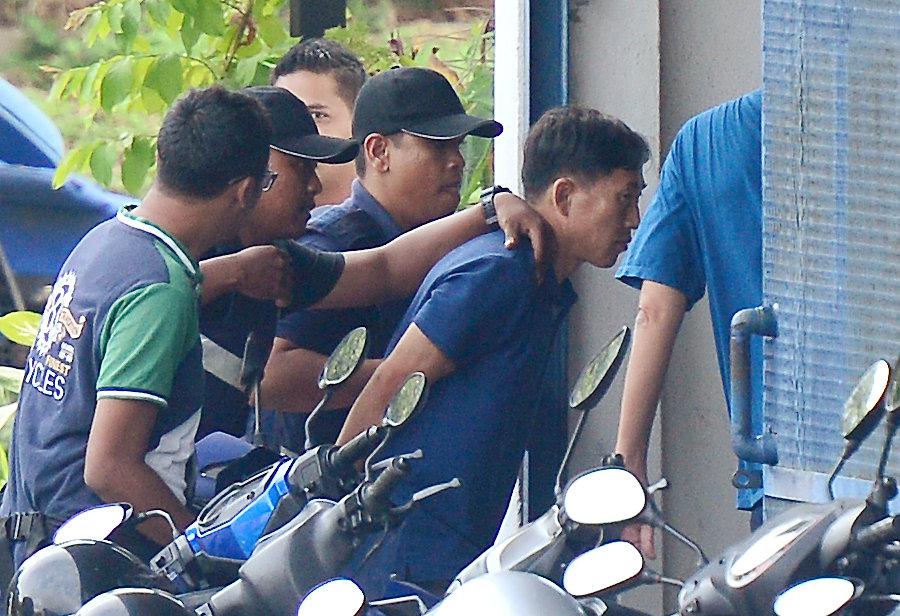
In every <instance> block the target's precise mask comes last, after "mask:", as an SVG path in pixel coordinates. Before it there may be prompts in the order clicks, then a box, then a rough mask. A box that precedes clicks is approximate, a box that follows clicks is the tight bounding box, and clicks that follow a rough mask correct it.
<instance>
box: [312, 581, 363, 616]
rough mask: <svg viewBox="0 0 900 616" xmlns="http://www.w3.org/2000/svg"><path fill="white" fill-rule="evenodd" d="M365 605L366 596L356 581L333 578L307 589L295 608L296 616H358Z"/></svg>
mask: <svg viewBox="0 0 900 616" xmlns="http://www.w3.org/2000/svg"><path fill="white" fill-rule="evenodd" d="M365 607H366V596H365V594H364V593H363V591H362V588H360V587H359V586H357V584H356V582H354V581H353V580H349V579H347V578H335V579H333V580H328V581H327V582H322V583H321V584H319V585H318V586H316V587H315V588H313V589H312V590H311V591H309V593H307V595H306V596H305V597H304V598H303V601H301V602H300V607H298V608H297V616H322V615H323V614H328V616H359V615H360V614H362V612H363V610H364V609H365Z"/></svg>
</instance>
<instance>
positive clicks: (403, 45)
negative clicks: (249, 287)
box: [49, 0, 493, 201]
mask: <svg viewBox="0 0 900 616" xmlns="http://www.w3.org/2000/svg"><path fill="white" fill-rule="evenodd" d="M287 5H288V2H287V0H103V1H101V2H98V3H97V4H93V5H91V6H89V7H87V8H84V9H80V10H78V11H75V12H73V13H72V14H71V15H70V18H69V21H68V23H67V25H66V27H67V28H68V29H72V30H75V32H76V33H77V34H80V35H81V36H80V37H81V39H82V40H83V41H84V42H85V43H86V45H87V47H88V48H90V49H97V50H98V51H101V52H102V53H100V54H99V56H98V57H96V59H95V60H93V61H91V62H88V63H85V64H83V65H81V66H74V67H72V68H68V69H67V70H63V71H61V72H59V73H58V74H57V75H56V78H55V80H54V83H53V87H52V90H51V92H50V96H49V101H50V105H52V106H56V105H60V104H63V103H65V102H66V101H75V102H77V104H78V105H79V113H78V118H77V119H74V120H73V121H74V122H80V124H81V126H82V127H83V129H84V130H83V133H84V134H86V135H91V133H92V127H93V125H94V124H95V123H97V122H98V121H101V120H106V119H110V118H122V117H127V118H128V122H125V123H123V124H122V125H120V126H118V127H117V128H118V132H116V133H114V134H112V135H102V136H100V135H96V136H94V137H88V138H84V139H83V140H80V141H79V142H78V143H76V144H74V147H72V148H71V149H70V150H69V152H68V153H67V154H66V156H65V157H64V159H63V160H62V162H61V163H60V165H59V167H58V168H57V172H56V174H55V176H54V183H55V184H56V185H61V184H62V183H63V182H64V181H65V178H66V177H67V176H68V175H69V174H70V173H73V172H77V173H85V174H90V175H92V176H93V177H94V178H95V179H96V180H97V181H98V182H100V183H101V184H104V185H107V186H109V185H110V184H112V183H114V182H116V181H120V182H121V185H122V186H124V188H125V189H126V190H127V191H128V192H130V193H132V194H137V195H140V194H143V192H144V191H145V190H146V188H147V186H148V185H149V183H150V181H151V179H152V177H153V175H154V173H155V146H156V141H155V136H156V133H157V131H158V128H159V124H160V121H161V119H162V114H163V113H164V112H165V110H166V109H167V108H168V106H169V105H171V104H172V102H173V101H175V100H176V99H177V98H178V97H179V96H180V95H181V94H183V93H184V92H186V91H187V90H189V89H190V88H200V87H205V86H208V85H211V84H214V83H223V84H226V85H227V86H229V87H234V88H237V87H243V86H247V85H257V84H264V83H268V81H269V76H270V74H271V71H272V69H273V68H274V66H275V64H276V63H277V62H278V59H279V58H280V57H281V56H282V55H283V54H284V53H285V52H286V51H287V50H288V49H289V48H290V47H291V46H292V45H294V44H295V43H296V42H297V39H295V38H292V37H290V36H289V34H288V32H287V23H288V13H287V11H288V8H287ZM348 13H349V17H348V26H347V28H343V29H334V30H331V31H329V32H328V33H327V36H328V38H333V39H335V40H337V41H339V42H341V43H343V44H344V45H346V46H347V47H349V48H350V49H351V50H353V51H354V52H355V53H356V54H357V55H359V57H360V58H361V59H362V61H363V63H364V64H365V65H366V67H367V69H368V70H369V72H370V73H373V74H374V73H376V72H379V71H382V70H386V69H388V68H390V67H392V66H397V65H401V66H428V67H430V68H434V69H436V70H438V71H440V72H442V73H443V74H444V75H445V76H447V77H448V79H449V80H450V81H451V83H453V84H454V86H455V87H456V88H457V91H458V92H459V94H460V97H461V99H462V100H463V103H464V105H465V107H466V109H467V110H469V111H470V112H472V113H477V114H482V115H487V116H490V115H491V113H492V108H493V105H492V91H491V90H492V77H493V53H492V46H493V33H492V32H485V29H486V28H485V24H484V23H481V24H476V25H475V26H473V28H472V30H471V32H470V33H469V34H468V36H465V37H462V38H463V39H464V40H458V39H459V37H457V38H456V39H453V38H448V39H447V40H446V41H442V40H440V39H439V38H435V40H433V41H429V43H428V44H420V45H419V46H418V47H417V46H414V45H412V44H409V43H408V42H407V41H404V38H403V37H401V33H399V32H398V33H393V34H392V35H386V34H378V33H377V32H376V33H374V34H373V29H380V28H381V27H382V26H381V24H380V23H379V20H380V19H382V14H383V11H379V7H375V8H373V7H370V6H368V5H367V4H365V3H363V2H362V0H350V2H349V8H348ZM373 27H374V28H373ZM404 36H406V35H404ZM407 38H408V37H407ZM388 39H390V40H388ZM110 41H111V43H110ZM445 42H446V43H447V45H446V47H447V48H448V50H447V51H446V52H444V51H442V50H441V48H442V47H443V46H444V43H445ZM110 45H111V47H110ZM420 49H424V50H425V51H424V52H421V53H420ZM439 51H440V58H439V57H438V52H439ZM464 148H465V150H466V151H465V152H464V153H465V155H466V160H467V161H468V162H469V164H468V166H467V171H466V178H465V181H464V189H463V197H464V201H467V200H468V199H469V197H470V196H471V195H472V194H474V193H477V191H478V190H479V189H480V187H481V186H482V185H484V184H486V183H489V182H490V177H491V169H490V167H491V165H490V144H489V143H488V142H487V141H486V140H482V139H468V140H466V144H465V145H464Z"/></svg>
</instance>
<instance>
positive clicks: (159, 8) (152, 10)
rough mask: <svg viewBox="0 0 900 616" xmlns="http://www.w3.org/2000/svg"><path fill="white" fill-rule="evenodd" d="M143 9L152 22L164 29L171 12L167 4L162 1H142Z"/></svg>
mask: <svg viewBox="0 0 900 616" xmlns="http://www.w3.org/2000/svg"><path fill="white" fill-rule="evenodd" d="M144 8H146V9H147V13H148V14H149V15H150V17H151V18H152V19H153V21H155V22H156V23H157V24H158V25H160V26H162V27H166V23H167V22H168V20H169V12H170V10H171V9H170V8H169V4H168V3H167V2H163V1H162V0H144Z"/></svg>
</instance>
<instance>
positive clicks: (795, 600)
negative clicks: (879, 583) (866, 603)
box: [774, 578, 862, 616]
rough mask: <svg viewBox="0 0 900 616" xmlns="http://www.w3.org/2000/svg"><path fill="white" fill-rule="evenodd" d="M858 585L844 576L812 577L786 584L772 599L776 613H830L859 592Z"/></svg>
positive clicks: (810, 615) (788, 615)
mask: <svg viewBox="0 0 900 616" xmlns="http://www.w3.org/2000/svg"><path fill="white" fill-rule="evenodd" d="M861 591H862V585H861V584H856V583H854V582H853V581H851V580H848V579H847V578H815V579H812V580H807V581H805V582H800V583H799V584H797V585H796V586H792V587H791V588H788V589H787V590H786V591H784V592H783V593H781V594H780V595H778V598H776V599H775V605H774V608H775V613H776V614H777V615H778V616H832V614H837V613H838V612H839V611H841V610H842V609H844V607H846V606H847V604H848V603H850V602H851V601H853V599H855V598H856V597H858V596H859V593H860V592H861Z"/></svg>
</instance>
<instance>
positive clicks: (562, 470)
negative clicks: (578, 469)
mask: <svg viewBox="0 0 900 616" xmlns="http://www.w3.org/2000/svg"><path fill="white" fill-rule="evenodd" d="M586 420H587V411H586V410H585V411H581V417H579V418H578V425H577V426H575V432H574V433H573V434H572V438H571V439H570V440H569V445H568V446H567V447H566V453H565V455H563V459H562V462H560V464H559V472H558V473H557V474H556V485H554V486H553V495H554V496H556V500H557V501H558V500H559V498H560V496H562V483H563V477H565V476H566V475H567V472H566V471H567V469H568V466H569V458H571V457H572V451H574V449H575V444H576V443H577V442H578V439H579V438H580V437H581V432H582V431H583V430H584V424H585V422H586Z"/></svg>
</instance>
